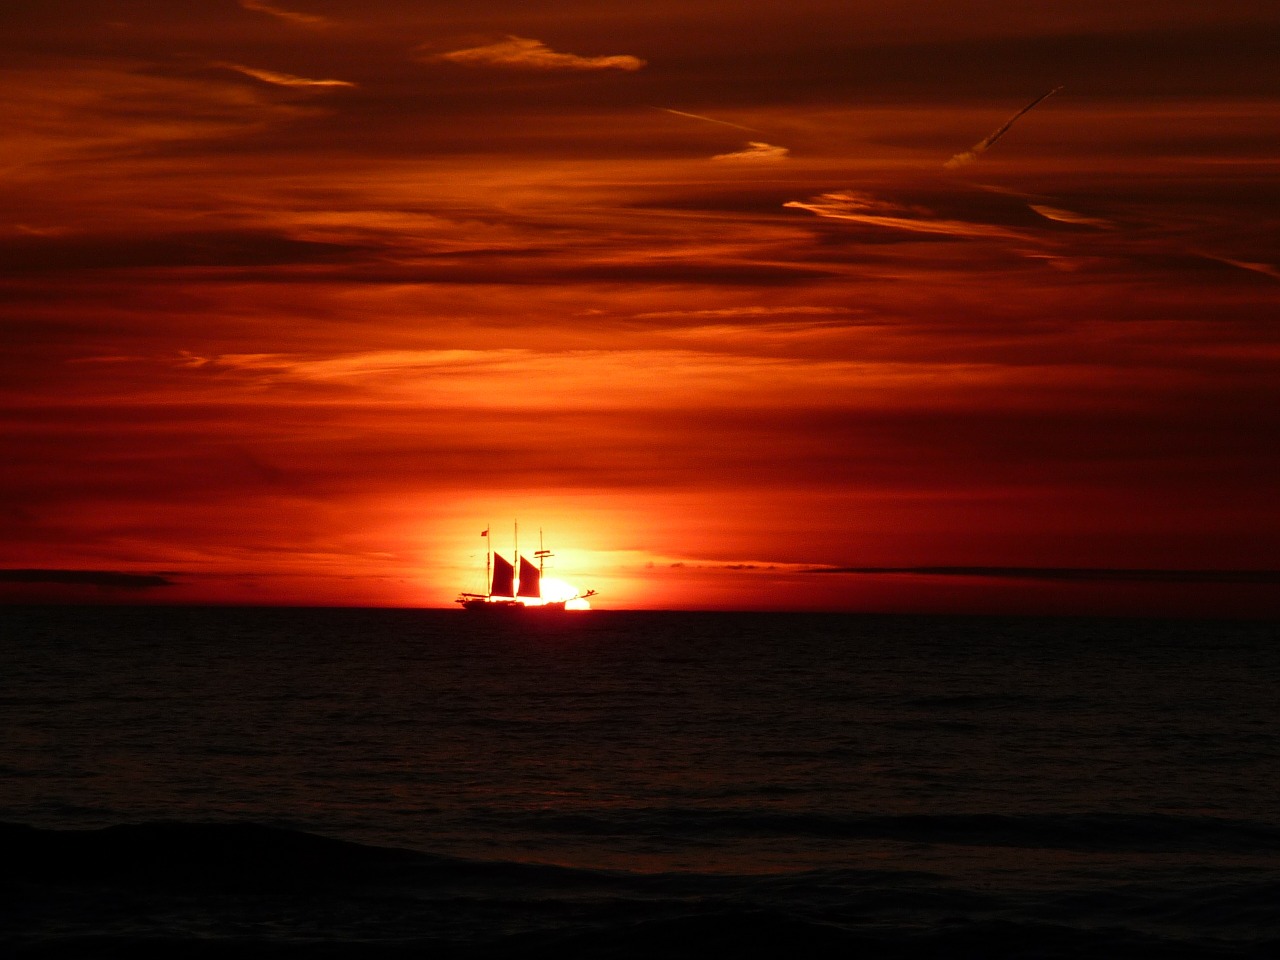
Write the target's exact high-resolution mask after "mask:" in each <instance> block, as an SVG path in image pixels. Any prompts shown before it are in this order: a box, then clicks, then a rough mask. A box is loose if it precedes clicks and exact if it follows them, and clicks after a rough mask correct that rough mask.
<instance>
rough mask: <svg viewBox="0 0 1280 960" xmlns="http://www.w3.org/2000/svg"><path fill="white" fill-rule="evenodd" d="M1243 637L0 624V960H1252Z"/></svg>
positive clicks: (292, 614) (1255, 872) (1270, 733)
mask: <svg viewBox="0 0 1280 960" xmlns="http://www.w3.org/2000/svg"><path fill="white" fill-rule="evenodd" d="M1278 681H1280V624H1277V623H1274V622H1258V621H1236V622H1229V621H1224V622H1202V621H1157V620H1098V619H1086V618H1053V619H1035V618H982V617H904V616H853V615H820V614H813V615H807V614H799V615H798V614H755V613H753V614H728V613H659V612H612V611H592V612H589V613H582V614H575V615H570V616H568V617H565V618H562V619H561V620H559V621H552V622H543V621H538V622H531V623H527V624H525V623H520V622H513V621H511V620H492V619H490V618H487V617H477V616H474V615H469V614H466V613H463V612H462V611H455V610H448V611H442V610H421V611H417V610H353V609H279V608H277V609H242V608H216V609H206V608H183V607H151V608H143V607H138V608H131V607H100V608H87V607H82V608H61V609H51V608H8V609H0V716H2V717H3V723H2V724H0V821H3V825H0V851H2V854H3V863H4V866H3V868H2V869H0V952H2V953H4V954H5V955H6V956H13V957H130V958H132V957H151V956H166V957H169V956H183V957H186V956H195V957H231V956H236V957H242V956H264V957H326V958H327V957H348V956H351V957H375V958H376V957H402V956H403V957H409V956H413V957H446V958H454V957H457V958H480V957H483V958H505V957H517V956H519V957H526V956H528V955H529V954H530V952H533V953H534V954H540V953H546V954H555V955H558V956H562V957H578V956H581V957H694V956H697V957H705V956H709V955H710V956H731V955H737V956H788V957H808V956H822V955H827V954H834V953H837V952H838V953H841V954H847V955H854V956H862V957H911V958H915V957H939V958H940V957H975V958H976V957H982V958H992V957H1080V956H1085V955H1098V956H1130V955H1132V956H1145V957H1179V958H1181V957H1222V958H1237V957H1258V958H1261V957H1268V958H1269V957H1274V956H1277V955H1280V696H1278V695H1277V682H1278Z"/></svg>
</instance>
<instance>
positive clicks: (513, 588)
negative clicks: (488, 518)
mask: <svg viewBox="0 0 1280 960" xmlns="http://www.w3.org/2000/svg"><path fill="white" fill-rule="evenodd" d="M480 535H481V536H482V537H484V538H485V562H484V571H485V584H486V586H487V587H488V592H487V593H466V592H464V593H461V594H459V595H458V599H457V601H456V602H457V603H459V604H461V605H462V609H463V610H470V611H473V612H480V613H499V612H516V613H521V614H523V613H555V612H557V611H559V612H563V611H565V610H567V609H575V608H573V607H570V606H569V605H570V604H572V603H573V602H574V601H576V600H585V599H586V598H587V597H592V596H595V591H594V590H588V591H587V592H586V593H577V594H574V595H573V596H572V597H566V598H563V599H559V600H549V599H547V598H545V597H543V595H542V574H543V565H544V564H545V562H546V560H547V558H548V557H551V556H555V554H553V553H552V552H551V551H550V550H545V549H543V548H542V531H541V530H539V531H538V544H539V547H538V550H537V551H535V552H534V554H533V556H534V559H536V560H537V561H538V562H537V563H536V564H534V563H533V562H532V561H530V560H529V559H528V558H527V557H525V556H523V555H521V553H520V551H519V547H518V546H517V547H516V548H515V549H514V550H513V551H512V556H513V557H514V560H515V562H514V563H513V562H512V561H511V560H508V559H507V558H506V557H504V556H502V554H500V553H498V552H497V551H495V550H494V549H493V540H492V538H491V537H490V536H489V529H488V528H486V529H485V531H484V532H483V533H482V534H480ZM516 543H517V545H518V544H519V527H517V528H516Z"/></svg>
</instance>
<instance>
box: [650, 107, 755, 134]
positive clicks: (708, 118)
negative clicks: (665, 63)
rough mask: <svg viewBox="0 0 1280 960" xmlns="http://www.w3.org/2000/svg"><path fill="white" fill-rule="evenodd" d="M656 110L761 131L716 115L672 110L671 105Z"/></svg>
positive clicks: (739, 128) (725, 125)
mask: <svg viewBox="0 0 1280 960" xmlns="http://www.w3.org/2000/svg"><path fill="white" fill-rule="evenodd" d="M654 109H655V110H661V111H662V112H663V113H674V114H675V115H676V116H677V117H688V118H689V119H690V120H705V121H706V122H707V123H718V124H720V125H721V126H724V127H733V128H735V129H737V130H750V131H751V132H752V133H759V132H760V131H759V130H757V129H756V128H755V127H744V126H743V125H742V124H740V123H730V122H729V121H728V120H717V119H716V118H715V117H704V116H702V114H700V113H685V112H684V111H683V110H672V109H671V108H670V107H654Z"/></svg>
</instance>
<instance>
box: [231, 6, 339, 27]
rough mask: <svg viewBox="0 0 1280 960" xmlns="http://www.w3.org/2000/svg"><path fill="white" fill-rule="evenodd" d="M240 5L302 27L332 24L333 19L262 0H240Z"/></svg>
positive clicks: (329, 25)
mask: <svg viewBox="0 0 1280 960" xmlns="http://www.w3.org/2000/svg"><path fill="white" fill-rule="evenodd" d="M240 6H242V7H243V8H244V9H246V10H252V11H253V12H254V13H265V14H266V15H267V16H269V17H275V18H276V19H277V20H283V21H285V22H286V23H296V24H298V25H299V26H303V27H313V28H314V27H331V26H333V21H332V20H330V19H329V18H328V17H321V16H318V15H316V14H313V13H298V12H297V11H295V10H285V9H282V8H281V7H277V6H273V5H272V4H269V3H263V2H262V0H240Z"/></svg>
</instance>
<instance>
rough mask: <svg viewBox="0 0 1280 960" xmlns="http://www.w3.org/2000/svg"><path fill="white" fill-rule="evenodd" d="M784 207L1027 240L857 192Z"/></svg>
mask: <svg viewBox="0 0 1280 960" xmlns="http://www.w3.org/2000/svg"><path fill="white" fill-rule="evenodd" d="M783 206H784V207H793V208H795V209H797V210H808V211H809V212H810V213H813V214H816V215H817V216H819V217H825V218H827V219H831V220H849V221H852V222H854V223H865V224H868V225H870V226H876V227H891V228H893V229H895V230H909V231H911V232H913V233H930V234H939V235H942V236H950V237H974V238H985V239H997V240H1023V241H1027V240H1030V239H1031V237H1029V236H1028V235H1027V234H1024V233H1022V232H1020V231H1018V230H1011V229H1009V228H1008V227H1001V226H997V225H995V224H989V223H969V222H966V221H963V220H937V219H929V218H926V217H923V216H919V217H912V216H904V215H903V214H904V213H906V212H907V211H903V210H900V209H898V208H895V207H886V205H884V204H880V203H879V202H878V201H876V200H874V199H872V198H870V197H866V196H862V195H860V194H856V193H847V192H846V193H824V194H822V195H821V196H818V197H814V198H813V199H811V200H807V201H801V200H789V201H788V202H786V203H784V204H783Z"/></svg>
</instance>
